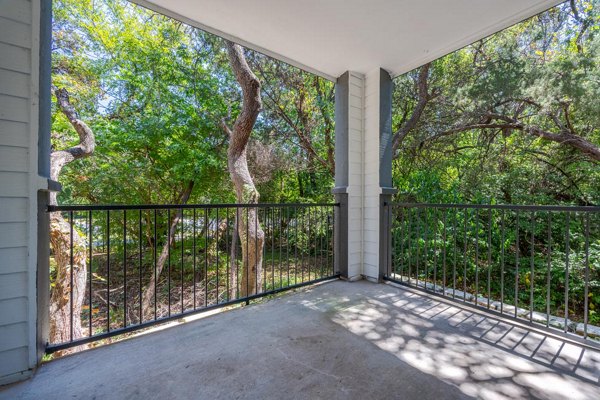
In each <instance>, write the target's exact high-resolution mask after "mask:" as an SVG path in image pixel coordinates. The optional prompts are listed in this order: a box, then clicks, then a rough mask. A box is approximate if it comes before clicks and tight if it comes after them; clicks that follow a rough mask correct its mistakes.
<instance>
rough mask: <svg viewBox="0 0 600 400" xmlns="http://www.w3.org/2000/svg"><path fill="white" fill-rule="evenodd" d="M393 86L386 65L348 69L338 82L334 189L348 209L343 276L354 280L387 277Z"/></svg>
mask: <svg viewBox="0 0 600 400" xmlns="http://www.w3.org/2000/svg"><path fill="white" fill-rule="evenodd" d="M391 88H392V82H391V78H390V76H389V74H388V73H387V72H386V71H384V70H381V69H377V70H374V71H371V72H370V73H368V74H366V75H363V74H359V73H355V72H346V73H345V74H344V75H342V76H341V77H340V78H339V79H338V82H337V89H336V189H335V191H334V192H335V193H337V196H338V197H337V198H338V201H340V203H343V205H344V206H345V207H347V212H348V214H347V215H348V220H347V221H348V224H347V227H346V226H344V227H343V230H344V232H347V242H346V243H347V247H346V246H340V247H338V248H337V250H338V252H341V253H342V255H343V256H342V257H340V258H339V260H340V261H343V262H342V263H343V264H344V265H343V266H341V267H340V271H341V272H342V276H343V277H345V278H347V279H350V280H352V279H357V278H359V277H361V276H363V277H365V278H367V279H369V280H375V281H378V280H379V279H380V278H381V274H380V271H381V270H382V265H381V263H382V252H381V248H382V247H381V240H384V239H385V238H384V237H380V236H384V234H383V233H382V231H381V229H380V224H381V222H380V217H381V207H380V206H381V200H382V197H381V195H382V194H387V193H389V192H390V187H391V152H390V149H391V93H392V92H391ZM388 119H389V121H388ZM340 237H343V238H345V237H344V236H340ZM338 254H339V253H338ZM346 257H347V258H346ZM383 260H384V261H385V259H383Z"/></svg>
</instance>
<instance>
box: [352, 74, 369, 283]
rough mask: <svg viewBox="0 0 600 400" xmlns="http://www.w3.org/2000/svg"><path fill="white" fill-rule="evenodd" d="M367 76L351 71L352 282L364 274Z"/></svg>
mask: <svg viewBox="0 0 600 400" xmlns="http://www.w3.org/2000/svg"><path fill="white" fill-rule="evenodd" d="M364 82H365V79H364V76H363V75H362V74H358V73H354V72H350V77H349V84H348V96H349V99H348V107H349V110H348V136H349V138H348V153H349V154H348V279H351V280H352V279H357V278H360V276H361V274H362V271H363V267H362V265H363V259H362V256H363V184H364V180H363V177H364V174H363V171H364V166H363V145H364V136H363V132H364V102H363V100H364Z"/></svg>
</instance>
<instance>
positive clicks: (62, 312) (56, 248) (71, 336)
mask: <svg viewBox="0 0 600 400" xmlns="http://www.w3.org/2000/svg"><path fill="white" fill-rule="evenodd" d="M54 93H55V96H56V100H57V104H58V107H59V108H60V110H61V111H62V113H63V114H64V115H65V116H66V117H67V118H68V119H69V122H70V123H71V125H72V126H73V128H75V131H76V132H77V134H78V135H79V144H78V145H77V146H74V147H71V148H70V149H67V150H60V151H54V152H52V154H51V155H50V178H51V179H52V180H55V181H58V178H59V176H60V173H61V171H62V168H63V167H64V166H65V165H66V164H68V163H70V162H72V161H75V160H77V159H79V158H83V157H88V156H90V155H91V154H92V153H93V152H94V147H95V144H96V142H95V138H94V133H93V132H92V130H91V129H90V128H89V127H88V126H87V125H86V124H85V123H84V122H83V121H81V120H80V119H79V116H78V115H77V112H76V111H75V109H74V108H73V106H72V105H71V103H70V100H69V94H68V92H67V90H66V89H57V90H55V92H54ZM57 204H58V203H57V200H56V193H53V192H52V193H50V205H57ZM71 231H72V235H73V239H72V243H71ZM50 245H51V247H52V251H53V255H54V260H55V261H56V279H55V280H54V285H53V287H52V289H51V294H50V307H49V308H50V310H49V311H50V329H49V331H50V332H49V334H50V342H51V343H63V342H68V341H70V340H75V339H79V338H82V337H83V329H82V327H81V308H82V306H83V302H84V298H85V290H86V280H87V263H86V245H89V244H87V243H86V241H85V240H84V239H83V238H82V237H81V236H80V235H79V233H78V232H77V230H76V229H75V227H74V226H73V227H72V226H71V224H70V223H69V222H67V221H66V220H65V219H64V217H63V216H62V215H61V213H59V212H55V213H51V215H50ZM71 246H72V248H73V255H72V260H73V262H71ZM90 309H91V304H90ZM71 316H72V322H71ZM85 348H87V345H82V346H78V347H75V348H71V349H67V350H63V351H59V352H57V353H56V354H57V355H64V354H68V353H72V352H74V351H78V350H81V349H85Z"/></svg>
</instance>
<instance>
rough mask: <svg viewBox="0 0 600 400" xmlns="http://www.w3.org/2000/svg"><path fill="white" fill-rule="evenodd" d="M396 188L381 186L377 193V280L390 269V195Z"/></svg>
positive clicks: (381, 278)
mask: <svg viewBox="0 0 600 400" xmlns="http://www.w3.org/2000/svg"><path fill="white" fill-rule="evenodd" d="M396 192H397V190H396V189H393V188H382V189H381V194H380V195H379V276H378V281H379V282H383V278H384V277H387V276H390V273H391V271H392V207H391V203H392V196H393V195H394V194H396Z"/></svg>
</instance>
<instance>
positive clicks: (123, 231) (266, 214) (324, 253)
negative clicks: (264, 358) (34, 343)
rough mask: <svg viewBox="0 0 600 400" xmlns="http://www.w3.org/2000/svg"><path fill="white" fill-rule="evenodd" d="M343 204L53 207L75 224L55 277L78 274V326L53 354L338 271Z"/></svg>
mask: <svg viewBox="0 0 600 400" xmlns="http://www.w3.org/2000/svg"><path fill="white" fill-rule="evenodd" d="M336 206H337V205H336V204H330V203H327V204H259V205H248V204H216V205H143V206H137V205H110V206H99V205H97V206H87V205H73V206H51V207H49V209H48V211H49V212H50V213H51V221H52V220H53V218H52V216H54V217H55V218H58V219H61V220H62V221H63V227H66V229H67V232H64V231H63V236H66V237H68V239H67V243H66V244H65V246H64V247H62V248H60V249H57V248H53V249H52V253H51V255H50V257H51V263H50V264H51V282H55V281H57V279H58V278H57V271H58V270H61V271H63V272H64V271H66V273H67V275H69V274H70V276H63V277H62V278H63V280H64V282H65V283H64V285H63V287H62V291H63V295H64V294H66V298H67V301H66V305H63V307H68V309H67V312H69V313H70V320H69V324H70V326H68V327H67V328H64V327H63V329H68V330H69V332H68V333H67V334H66V336H63V337H64V338H65V339H64V340H61V342H60V343H49V344H48V346H47V352H48V353H52V352H55V351H57V350H62V349H66V348H69V347H74V346H78V345H81V344H85V343H88V342H92V341H95V340H99V339H105V338H108V337H112V336H115V335H119V334H123V333H127V332H131V331H134V330H138V329H142V328H146V327H148V326H151V325H154V324H157V323H162V322H165V321H168V320H172V319H177V318H181V317H183V316H186V315H189V314H194V313H198V312H202V311H206V310H209V309H214V308H217V307H223V306H227V305H232V304H236V303H240V302H246V303H248V302H249V301H250V300H252V299H256V298H259V297H262V296H266V295H271V294H274V293H277V292H280V291H283V290H287V289H292V288H297V287H300V286H304V285H308V284H313V283H316V282H320V281H324V280H328V279H333V278H336V277H337V276H338V274H337V272H336V271H335V270H334V256H335V254H334V252H333V249H334V238H333V226H334V223H335V221H334V218H335V217H334V208H335V207H336ZM51 223H52V222H51ZM63 229H65V228H63ZM261 231H262V233H261ZM253 232H257V233H256V234H253ZM55 247H58V246H55ZM57 251H61V252H62V254H57V253H56V252H57ZM257 260H258V261H257ZM61 262H62V264H63V265H62V268H61V267H60V266H59V265H58V263H61ZM65 264H66V265H65ZM78 264H79V265H78ZM82 265H83V266H84V267H85V268H84V269H85V275H86V276H85V277H80V276H77V274H78V271H80V272H79V273H81V271H82V268H81V266H82ZM256 265H258V267H257V268H255V266H256ZM248 266H249V267H248ZM251 274H254V276H252V275H251ZM74 275H75V276H74ZM83 281H85V282H83ZM77 285H79V287H76V286H77ZM65 286H66V287H65ZM72 288H73V289H74V290H71V289H72ZM51 290H57V289H56V288H52V289H51ZM78 293H79V295H78ZM82 294H83V298H81V297H80V298H79V301H78V299H77V298H74V296H75V297H77V296H81V295H82ZM78 305H80V307H79V306H78Z"/></svg>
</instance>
